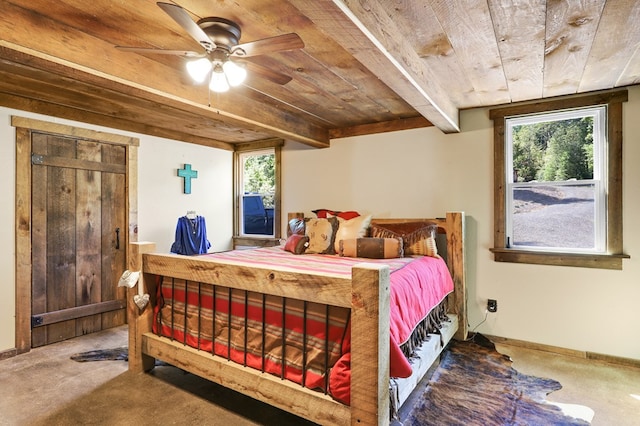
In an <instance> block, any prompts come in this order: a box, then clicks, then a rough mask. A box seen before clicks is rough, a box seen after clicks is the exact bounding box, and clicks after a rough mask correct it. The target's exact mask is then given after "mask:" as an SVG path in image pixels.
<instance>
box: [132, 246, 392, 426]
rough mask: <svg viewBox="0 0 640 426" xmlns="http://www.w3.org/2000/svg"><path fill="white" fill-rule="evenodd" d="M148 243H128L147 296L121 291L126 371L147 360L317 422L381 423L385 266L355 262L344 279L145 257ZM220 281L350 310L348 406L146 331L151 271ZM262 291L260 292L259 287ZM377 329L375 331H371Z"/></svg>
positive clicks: (385, 371)
mask: <svg viewBox="0 0 640 426" xmlns="http://www.w3.org/2000/svg"><path fill="white" fill-rule="evenodd" d="M154 249H155V247H154V245H153V244H151V243H133V244H132V247H131V254H132V255H131V261H130V268H131V270H141V271H142V274H141V276H140V282H142V283H143V284H144V286H145V291H146V292H147V293H149V294H150V295H151V303H150V304H149V306H147V307H145V308H144V309H143V310H141V309H139V308H138V306H137V305H136V304H135V303H134V302H133V296H134V294H137V290H131V289H130V290H129V294H128V305H129V306H128V313H129V348H130V349H129V369H130V370H131V371H135V372H144V371H148V370H150V369H151V368H153V366H154V363H155V358H158V359H162V360H163V361H165V362H167V363H169V364H172V365H175V366H177V367H179V368H182V369H184V370H186V371H189V372H191V373H193V374H196V375H199V376H201V377H204V378H206V379H209V380H212V381H214V382H217V383H220V384H223V385H224V386H225V387H228V388H231V389H234V390H236V391H238V392H241V393H244V394H246V395H248V396H251V397H253V398H255V399H258V400H260V401H263V402H266V403H268V404H271V405H273V406H276V407H279V408H281V409H283V410H286V411H289V412H292V413H294V414H296V415H299V416H302V417H304V418H307V419H310V420H312V421H315V422H318V423H321V424H349V423H351V424H367V425H375V424H388V422H389V409H390V407H389V339H390V336H389V333H390V331H389V326H388V324H389V303H390V302H389V300H390V272H389V267H388V266H386V265H377V264H368V263H362V264H358V265H356V266H355V267H354V268H353V272H352V278H351V279H346V278H327V277H326V276H320V275H308V274H298V273H293V272H287V271H280V270H269V269H258V268H247V267H241V266H233V265H222V264H219V263H216V262H212V261H207V260H202V259H198V258H195V257H191V258H185V257H179V256H175V255H162V254H148V253H151V252H153V251H154ZM156 274H157V275H163V276H173V277H175V278H180V279H189V280H197V281H198V282H202V283H209V284H216V285H222V284H221V283H224V285H227V286H229V287H232V288H239V289H242V290H248V291H258V290H259V289H260V290H262V291H261V292H264V293H267V294H273V295H277V296H284V295H286V296H287V297H294V298H299V299H301V300H307V301H313V302H321V303H326V304H329V305H334V306H342V307H347V308H351V331H352V332H351V359H352V366H351V390H352V391H351V404H350V406H346V405H343V404H341V403H339V402H336V401H334V400H333V399H332V398H331V397H330V396H328V395H324V394H323V393H320V392H315V391H312V390H309V389H306V388H304V387H302V386H301V385H297V384H295V383H292V382H288V381H286V380H281V379H280V378H278V377H276V376H273V375H271V374H268V373H262V372H260V371H258V370H254V369H252V368H249V367H244V366H242V365H239V364H234V363H231V362H228V361H227V360H226V359H224V358H216V357H215V356H211V354H209V353H206V352H201V351H198V350H197V349H194V348H191V347H189V346H185V345H184V344H183V343H182V342H176V341H171V340H170V339H167V338H163V337H160V336H157V335H155V334H154V333H153V332H152V323H153V306H154V305H155V302H156V301H155V297H154V296H155V292H156V288H155V280H154V279H152V277H153V276H154V275H156ZM265 289H266V290H265ZM372 330H377V333H374V332H372Z"/></svg>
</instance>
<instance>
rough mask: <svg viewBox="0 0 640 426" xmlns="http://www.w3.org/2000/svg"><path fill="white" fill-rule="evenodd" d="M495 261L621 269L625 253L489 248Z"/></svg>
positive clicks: (625, 257)
mask: <svg viewBox="0 0 640 426" xmlns="http://www.w3.org/2000/svg"><path fill="white" fill-rule="evenodd" d="M490 250H491V252H493V255H494V260H495V261H496V262H511V263H531V264H535V265H555V266H575V267H580V268H597V269H616V270H622V259H629V258H630V256H629V255H627V254H588V253H549V252H538V251H527V250H514V249H507V248H491V249H490Z"/></svg>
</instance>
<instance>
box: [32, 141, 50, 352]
mask: <svg viewBox="0 0 640 426" xmlns="http://www.w3.org/2000/svg"><path fill="white" fill-rule="evenodd" d="M30 133H31V151H32V152H37V153H40V154H47V152H48V151H47V136H46V135H43V134H41V133H33V132H30ZM47 170H48V168H47V167H46V166H42V165H33V166H32V167H31V181H32V182H33V184H32V185H31V271H32V272H31V276H32V283H31V315H34V314H35V315H37V314H42V313H45V312H47V286H46V284H47V280H46V276H47V188H48V181H47V175H48V173H47ZM47 331H48V328H47V327H40V328H38V329H34V330H32V332H31V346H32V347H38V346H43V345H46V344H47Z"/></svg>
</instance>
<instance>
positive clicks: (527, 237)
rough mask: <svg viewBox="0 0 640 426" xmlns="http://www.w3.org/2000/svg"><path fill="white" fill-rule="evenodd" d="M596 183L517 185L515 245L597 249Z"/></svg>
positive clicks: (514, 214)
mask: <svg viewBox="0 0 640 426" xmlns="http://www.w3.org/2000/svg"><path fill="white" fill-rule="evenodd" d="M594 206H595V184H593V183H586V184H578V183H576V184H575V185H566V184H554V183H550V184H538V185H535V184H521V185H514V186H513V211H512V213H513V224H512V226H513V230H512V237H511V238H512V245H513V246H529V247H540V248H542V247H545V248H570V249H586V250H593V249H595V234H594V232H595V231H594V218H595V207H594Z"/></svg>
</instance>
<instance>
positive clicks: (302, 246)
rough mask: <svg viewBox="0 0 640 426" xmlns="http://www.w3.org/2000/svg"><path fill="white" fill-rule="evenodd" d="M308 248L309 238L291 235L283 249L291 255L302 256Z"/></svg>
mask: <svg viewBox="0 0 640 426" xmlns="http://www.w3.org/2000/svg"><path fill="white" fill-rule="evenodd" d="M308 246H309V237H307V236H306V235H299V234H293V235H291V236H290V237H289V238H287V241H286V242H285V243H284V249H285V250H286V251H288V252H291V253H293V254H302V253H304V252H305V250H306V249H307V247H308Z"/></svg>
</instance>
